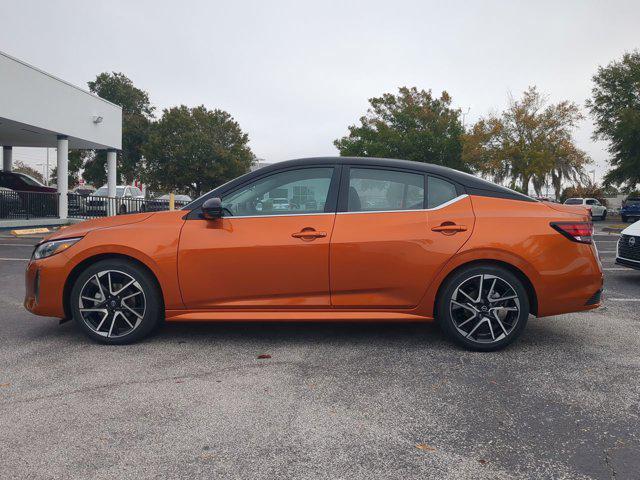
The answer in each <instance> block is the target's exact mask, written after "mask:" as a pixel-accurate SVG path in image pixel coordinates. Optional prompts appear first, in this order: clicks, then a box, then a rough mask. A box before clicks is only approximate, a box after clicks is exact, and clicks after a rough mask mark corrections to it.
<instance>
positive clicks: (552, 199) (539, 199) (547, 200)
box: [533, 197, 560, 203]
mask: <svg viewBox="0 0 640 480" xmlns="http://www.w3.org/2000/svg"><path fill="white" fill-rule="evenodd" d="M533 198H535V199H536V200H538V201H540V202H551V203H560V202H558V200H556V199H555V198H551V197H533Z"/></svg>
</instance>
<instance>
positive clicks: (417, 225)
mask: <svg viewBox="0 0 640 480" xmlns="http://www.w3.org/2000/svg"><path fill="white" fill-rule="evenodd" d="M589 220H590V219H589V215H588V212H587V211H586V210H585V209H583V208H580V207H571V206H565V205H559V204H553V203H546V202H538V201H536V200H533V199H531V198H529V197H527V196H525V195H522V194H520V193H517V192H514V191H512V190H509V189H507V188H504V187H501V186H498V185H495V184H493V183H490V182H487V181H485V180H482V179H480V178H477V177H474V176H472V175H467V174H465V173H461V172H458V171H455V170H451V169H448V168H444V167H440V166H436V165H430V164H422V163H417V162H407V161H402V160H388V159H373V158H348V157H340V158H311V159H304V160H292V161H288V162H282V163H278V164H274V165H271V166H268V167H265V168H262V169H260V170H257V171H255V172H252V173H248V174H246V175H243V176H241V177H239V178H237V179H235V180H233V181H231V182H229V183H227V184H225V185H222V186H221V187H218V188H216V189H215V190H213V191H211V192H209V193H207V194H205V195H203V196H202V197H200V198H199V199H197V200H195V201H193V202H192V203H190V204H189V205H187V206H186V207H184V208H183V209H182V210H177V211H169V212H156V213H139V214H133V215H121V216H116V217H110V218H102V219H97V220H90V221H86V222H83V223H81V224H77V225H74V226H71V227H68V228H65V229H63V230H60V231H59V232H57V233H54V234H53V235H50V236H49V237H48V238H46V239H44V240H43V241H42V242H41V243H40V244H38V245H37V246H36V249H35V251H34V253H33V256H32V258H31V261H30V262H29V265H28V267H27V272H26V287H27V292H26V298H25V306H26V308H27V309H28V310H29V311H31V312H33V313H35V314H37V315H46V316H53V317H59V318H63V319H70V318H73V319H74V320H75V322H76V323H77V324H78V326H79V327H80V328H81V329H82V330H83V331H84V332H85V333H86V334H87V335H88V336H89V337H90V338H92V339H94V340H97V341H99V342H103V343H109V344H123V343H129V342H132V341H136V340H139V339H141V338H143V337H145V336H146V335H148V334H150V333H151V332H152V331H153V330H154V329H155V328H156V327H158V325H160V324H161V323H162V322H163V321H164V320H167V321H196V320H198V321H245V320H253V321H256V320H257V321H260V320H264V321H283V320H297V321H300V320H309V321H336V320H346V321H432V320H434V319H436V320H437V321H438V323H439V324H440V326H441V327H442V329H443V330H444V331H445V332H446V333H447V335H448V336H449V337H450V338H451V339H453V340H454V341H456V342H458V343H460V344H462V345H463V346H465V347H467V348H472V349H476V350H495V349H498V348H502V347H504V346H506V345H507V344H509V343H511V342H512V341H513V340H515V339H516V338H517V337H518V336H519V335H520V334H521V333H522V331H523V330H524V328H525V325H526V323H527V319H528V317H529V314H533V315H536V316H538V317H544V316H548V315H558V314H562V313H567V312H576V311H582V310H589V309H593V308H596V307H598V306H599V305H600V295H601V292H602V280H603V276H602V269H601V265H600V262H599V260H598V255H597V251H596V248H595V245H594V244H593V242H592V238H591V235H592V224H591V223H590V221H589Z"/></svg>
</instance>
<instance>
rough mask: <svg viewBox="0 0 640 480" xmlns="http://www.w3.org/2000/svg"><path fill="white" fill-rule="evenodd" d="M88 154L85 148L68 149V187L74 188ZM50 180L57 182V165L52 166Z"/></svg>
mask: <svg viewBox="0 0 640 480" xmlns="http://www.w3.org/2000/svg"><path fill="white" fill-rule="evenodd" d="M87 155H88V152H87V151H86V150H69V164H68V166H67V169H68V172H67V173H68V178H69V180H68V182H69V188H70V189H71V188H75V187H76V186H78V184H79V183H80V169H81V168H82V166H83V164H84V162H85V159H86V157H87ZM51 182H52V183H54V184H57V183H58V167H53V170H52V171H51Z"/></svg>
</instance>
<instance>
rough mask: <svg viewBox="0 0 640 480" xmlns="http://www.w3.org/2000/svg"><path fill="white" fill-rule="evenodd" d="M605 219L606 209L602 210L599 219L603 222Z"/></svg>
mask: <svg viewBox="0 0 640 480" xmlns="http://www.w3.org/2000/svg"><path fill="white" fill-rule="evenodd" d="M606 219H607V211H606V210H605V211H604V212H602V216H601V217H600V220H602V221H603V222H604V221H605V220H606Z"/></svg>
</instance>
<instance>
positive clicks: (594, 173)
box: [589, 169, 596, 185]
mask: <svg viewBox="0 0 640 480" xmlns="http://www.w3.org/2000/svg"><path fill="white" fill-rule="evenodd" d="M589 173H590V174H591V175H592V176H593V184H594V185H595V184H596V170H595V169H593V170H589Z"/></svg>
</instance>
